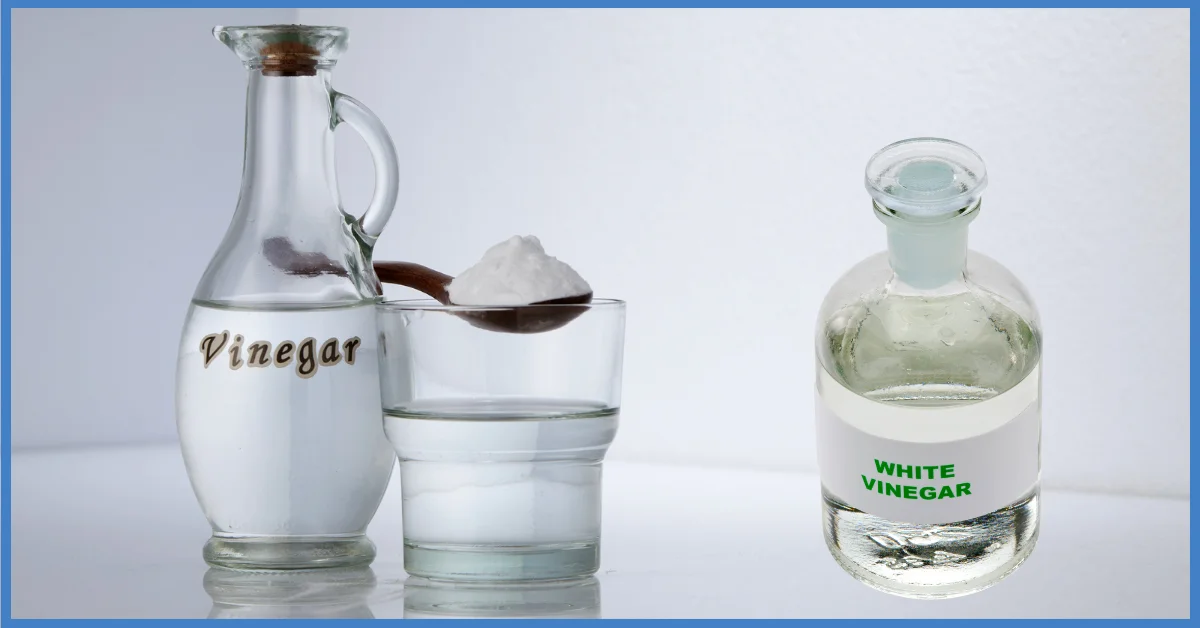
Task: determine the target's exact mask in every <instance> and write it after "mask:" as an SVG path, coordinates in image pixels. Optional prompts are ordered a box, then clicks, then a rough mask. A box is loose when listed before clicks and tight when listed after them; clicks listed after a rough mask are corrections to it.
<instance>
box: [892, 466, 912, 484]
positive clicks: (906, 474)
mask: <svg viewBox="0 0 1200 628" xmlns="http://www.w3.org/2000/svg"><path fill="white" fill-rule="evenodd" d="M912 476H913V468H912V465H911V464H910V465H899V464H898V465H896V477H898V478H908V479H910V480H911V479H912Z"/></svg>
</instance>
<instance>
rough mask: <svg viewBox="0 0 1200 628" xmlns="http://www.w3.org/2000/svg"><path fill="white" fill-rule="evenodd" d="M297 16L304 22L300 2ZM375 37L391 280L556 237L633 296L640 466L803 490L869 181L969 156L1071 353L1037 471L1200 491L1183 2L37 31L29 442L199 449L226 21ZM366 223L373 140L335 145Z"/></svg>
mask: <svg viewBox="0 0 1200 628" xmlns="http://www.w3.org/2000/svg"><path fill="white" fill-rule="evenodd" d="M297 13H298V14H297ZM295 21H300V22H304V23H331V24H338V25H344V26H348V27H350V29H351V46H350V51H349V52H348V53H347V54H345V55H344V56H343V58H342V61H341V63H340V64H339V66H338V68H337V70H336V71H335V72H334V85H335V86H336V87H337V88H338V89H339V90H341V91H344V92H347V93H349V94H351V95H353V96H355V97H357V98H359V99H360V100H362V101H363V102H365V103H366V104H367V105H368V106H370V107H372V108H373V109H374V110H375V112H376V113H378V114H379V116H380V117H381V118H382V119H383V120H384V122H385V124H386V125H387V126H388V128H389V129H390V130H391V133H392V135H393V137H394V138H395V140H396V143H397V146H398V148H399V151H400V156H401V168H402V172H401V175H402V178H403V188H402V191H401V195H400V202H399V205H398V207H397V210H396V213H395V216H394V218H393V222H392V223H391V224H390V226H389V228H388V230H387V231H385V233H384V235H383V238H382V239H381V241H380V244H379V247H378V249H377V253H376V257H377V259H404V260H412V261H418V262H421V263H425V264H428V265H430V266H433V267H435V268H439V269H442V270H444V271H446V272H449V273H452V274H453V273H457V272H459V271H461V270H462V269H463V268H465V267H467V266H468V265H470V264H471V263H472V262H473V261H474V260H475V259H476V258H477V256H478V255H480V254H481V253H482V252H483V250H484V248H485V247H486V246H488V245H490V244H492V243H494V242H496V241H499V240H501V239H503V238H505V237H507V236H510V235H513V234H515V233H521V234H527V233H532V234H536V235H538V236H540V237H542V239H543V241H544V243H545V244H546V246H547V248H548V250H549V252H550V253H551V254H553V255H557V256H559V257H560V258H562V259H564V260H565V261H567V262H569V263H571V264H572V265H573V266H575V267H576V268H577V269H578V270H579V271H580V272H581V273H582V274H583V275H584V276H585V277H586V278H588V279H589V280H590V281H591V283H592V285H593V287H594V288H595V289H596V292H597V293H598V294H599V295H600V296H613V297H620V298H624V299H627V300H628V301H629V303H630V306H629V308H630V309H629V324H628V332H627V352H626V370H625V396H624V408H623V413H622V426H621V431H620V433H619V435H618V438H617V443H616V445H615V446H614V448H613V451H612V452H611V456H612V457H613V458H616V459H626V460H639V461H660V462H680V463H701V464H706V465H712V466H734V465H736V466H745V467H759V468H771V469H797V470H812V469H814V468H815V464H814V463H815V460H814V451H813V447H812V432H813V429H812V426H813V410H812V407H813V404H812V381H813V357H812V333H813V326H814V323H815V320H814V319H815V315H816V310H817V307H818V305H819V303H820V300H821V298H822V295H823V294H824V292H825V290H826V288H827V287H828V286H829V285H830V284H832V283H833V282H834V281H835V280H836V278H837V276H838V275H839V274H840V273H841V272H842V271H844V270H845V269H847V268H848V267H849V266H850V265H852V264H853V263H854V262H855V261H857V260H858V259H860V258H862V257H864V256H866V255H868V254H870V253H872V252H874V251H876V250H879V249H880V248H882V247H883V245H884V233H883V228H882V226H881V225H879V224H878V223H877V222H876V221H875V219H874V218H873V217H872V213H871V210H870V205H869V201H868V198H867V196H866V193H865V192H864V191H863V189H862V183H861V177H862V169H863V166H864V165H865V163H866V160H867V158H868V157H869V156H870V155H871V154H872V153H873V152H874V151H875V150H877V149H878V148H880V147H882V146H884V145H885V144H887V143H890V142H892V141H894V140H898V139H902V138H905V137H911V136H917V135H936V136H943V137H949V138H953V139H957V140H959V141H962V142H964V143H966V144H968V145H969V146H971V147H973V148H975V149H976V150H978V151H979V152H980V153H981V154H982V155H983V156H984V158H985V160H986V161H987V163H988V168H989V174H990V179H991V187H990V188H989V190H988V193H987V194H986V196H985V203H984V211H983V213H982V215H981V217H980V218H979V219H978V220H977V221H975V222H974V223H973V225H972V231H971V239H972V246H973V247H974V248H976V249H978V250H980V251H982V252H984V253H987V254H989V255H991V256H993V257H995V258H997V259H999V260H1001V261H1002V262H1004V263H1005V264H1007V265H1008V266H1009V267H1010V268H1011V269H1013V270H1014V272H1015V273H1016V274H1017V275H1018V276H1019V277H1022V278H1023V279H1024V280H1025V282H1026V284H1027V286H1028V287H1029V289H1030V290H1031V292H1032V293H1033V294H1034V295H1035V296H1036V297H1037V299H1038V304H1039V306H1040V308H1041V311H1042V317H1043V324H1044V327H1045V333H1046V351H1045V366H1044V384H1045V403H1044V448H1043V454H1044V461H1045V474H1044V479H1045V482H1046V484H1047V485H1048V486H1050V487H1052V488H1073V489H1086V490H1103V491H1114V492H1126V493H1137V494H1144V495H1159V496H1176V497H1186V496H1188V495H1189V490H1190V487H1189V480H1188V468H1189V448H1188V441H1189V425H1188V421H1189V419H1188V417H1189V392H1188V385H1189V377H1188V373H1189V371H1188V369H1189V367H1188V346H1189V340H1190V338H1189V322H1188V321H1189V316H1188V314H1189V309H1188V308H1189V306H1188V301H1189V293H1188V280H1189V276H1188V262H1189V247H1188V230H1189V217H1188V207H1189V193H1190V187H1189V172H1190V170H1189V153H1188V137H1189V134H1190V127H1189V107H1190V102H1189V95H1188V90H1189V83H1188V71H1189V67H1188V63H1189V62H1188V55H1189V37H1188V21H1189V17H1188V14H1187V12H1186V11H1165V10H1164V11H1158V10H1141V11H1082V10H1073V11H949V10H941V11H916V10H904V11H879V10H875V11H823V10H822V11H818V10H799V11H468V10H445V11H426V10H381V11H362V10H311V11H310V10H303V11H299V12H296V11H285V10H260V11H251V10H223V11H221V10H187V11H183V10H159V11H147V10H136V11H132V10H131V11H108V10H86V11H85V10H28V9H17V10H14V11H13V27H12V36H13V45H12V50H13V56H12V88H13V94H12V113H13V117H12V120H13V125H12V129H13V131H12V133H13V135H12V158H13V159H12V175H13V176H12V181H13V197H12V198H13V205H12V208H13V211H12V225H13V238H12V242H13V252H12V279H13V283H12V298H13V306H12V314H13V319H12V322H13V327H12V329H13V339H12V342H13V345H12V347H13V366H14V368H13V372H12V381H13V444H14V445H15V446H17V447H44V446H63V445H81V444H93V443H113V442H142V441H165V440H170V439H174V438H175V426H174V418H173V402H172V395H173V391H172V387H173V368H174V360H175V352H176V348H177V347H176V345H177V342H178V334H179V330H180V326H181V324H182V321H183V316H184V313H185V311H186V308H187V304H188V300H189V298H190V295H191V292H192V290H193V288H194V286H195V284H196V282H197V281H198V280H199V277H200V274H201V273H202V272H203V269H204V266H205V265H206V263H207V261H208V259H209V257H210V256H211V254H212V253H213V252H214V251H215V249H216V247H217V244H218V242H219V240H220V238H221V236H222V234H223V233H224V230H225V228H226V226H227V225H228V221H229V219H230V217H231V215H232V211H233V208H234V204H235V202H236V194H237V189H238V179H239V176H240V170H241V141H242V130H243V129H242V123H243V109H242V107H243V103H244V81H245V75H244V72H243V71H242V70H241V69H240V67H239V65H238V62H237V60H236V59H235V58H234V57H233V55H232V54H231V53H230V52H229V51H228V50H226V49H225V48H224V47H223V46H221V45H220V44H218V43H217V42H216V41H214V40H213V39H212V38H211V36H210V35H209V33H208V31H209V30H210V29H211V27H212V26H213V25H215V24H236V23H272V22H295ZM338 138H339V142H340V147H339V169H340V172H341V178H342V183H343V186H342V187H343V195H344V198H345V200H346V205H347V208H348V209H350V210H352V211H356V209H355V208H360V207H365V205H366V201H367V197H368V196H369V191H370V186H371V177H372V175H371V170H370V166H369V160H368V158H367V156H366V151H365V149H364V147H363V146H362V145H361V142H360V141H359V140H358V139H357V138H356V137H355V136H354V135H353V133H352V132H351V131H349V130H348V129H347V130H345V131H341V132H339V134H338Z"/></svg>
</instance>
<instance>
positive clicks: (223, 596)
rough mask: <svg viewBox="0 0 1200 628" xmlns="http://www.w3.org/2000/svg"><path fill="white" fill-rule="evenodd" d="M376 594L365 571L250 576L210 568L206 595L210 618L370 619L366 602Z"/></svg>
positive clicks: (372, 580) (371, 577) (371, 576)
mask: <svg viewBox="0 0 1200 628" xmlns="http://www.w3.org/2000/svg"><path fill="white" fill-rule="evenodd" d="M374 590H375V572H373V571H371V569H370V568H369V567H352V568H346V569H317V570H309V571H275V572H261V571H260V572H248V571H233V570H229V569H221V568H218V567H213V568H211V569H209V570H208V572H207V573H206V574H204V591H205V592H206V593H208V595H209V597H211V598H212V600H213V607H212V611H211V612H210V613H209V615H208V617H209V619H275V618H280V619H286V618H318V619H320V618H344V619H374V618H375V615H374V614H372V613H371V608H370V606H368V604H367V598H368V597H369V596H370V595H371V593H372V592H373V591H374Z"/></svg>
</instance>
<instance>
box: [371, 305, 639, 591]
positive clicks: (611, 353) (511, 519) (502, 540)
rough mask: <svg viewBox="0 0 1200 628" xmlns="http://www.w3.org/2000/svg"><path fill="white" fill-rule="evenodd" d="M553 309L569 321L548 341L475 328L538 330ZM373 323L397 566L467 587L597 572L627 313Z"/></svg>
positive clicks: (506, 314) (411, 310) (393, 311)
mask: <svg viewBox="0 0 1200 628" xmlns="http://www.w3.org/2000/svg"><path fill="white" fill-rule="evenodd" d="M558 307H561V308H564V309H563V310H562V311H563V313H564V314H566V313H570V315H569V316H566V317H565V318H569V319H570V320H569V322H568V323H567V324H565V325H562V326H561V327H558V328H557V329H552V330H549V331H541V332H539V333H504V332H498V331H492V330H490V329H489V326H488V325H480V324H479V321H481V320H496V319H503V320H506V321H513V322H517V323H520V322H521V321H532V320H534V319H536V320H538V321H541V320H545V319H546V318H547V312H548V310H547V308H558ZM550 314H551V315H553V314H554V311H552V310H551V311H550ZM572 316H573V318H572ZM377 317H378V324H379V333H380V339H381V342H380V347H381V351H380V354H379V355H380V358H379V359H380V377H381V389H382V392H383V412H384V419H383V421H384V430H385V432H386V433H387V436H388V439H389V440H390V441H391V443H392V446H393V447H394V448H395V449H396V453H397V454H398V455H399V458H400V482H401V491H402V494H403V504H404V569H405V570H406V571H407V572H408V573H410V574H412V575H414V576H421V577H425V578H429V579H434V580H474V581H513V580H550V579H561V578H575V577H582V576H586V575H590V574H593V573H595V572H596V570H597V569H598V568H599V563H600V503H601V488H600V483H601V482H600V481H601V465H602V462H603V460H604V455H605V453H606V452H607V451H608V447H609V445H610V444H612V441H613V437H614V435H615V434H616V431H617V420H618V415H619V412H620V406H621V366H622V358H623V353H624V339H625V304H624V302H621V301H617V300H604V299H601V300H594V301H592V302H591V303H590V304H587V305H562V306H544V305H539V306H504V307H496V306H486V307H484V306H470V307H468V306H453V305H451V306H447V305H442V304H439V303H437V302H436V301H426V300H420V301H390V302H386V303H382V304H380V305H379V306H378V308H377ZM514 327H515V328H533V329H545V326H542V325H539V324H531V325H528V326H526V325H514Z"/></svg>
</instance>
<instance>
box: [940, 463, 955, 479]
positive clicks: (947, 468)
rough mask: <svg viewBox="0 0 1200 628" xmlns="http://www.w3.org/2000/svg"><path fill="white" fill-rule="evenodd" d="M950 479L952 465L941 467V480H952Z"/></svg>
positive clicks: (952, 475)
mask: <svg viewBox="0 0 1200 628" xmlns="http://www.w3.org/2000/svg"><path fill="white" fill-rule="evenodd" d="M952 477H954V465H952V464H944V465H942V478H952Z"/></svg>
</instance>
